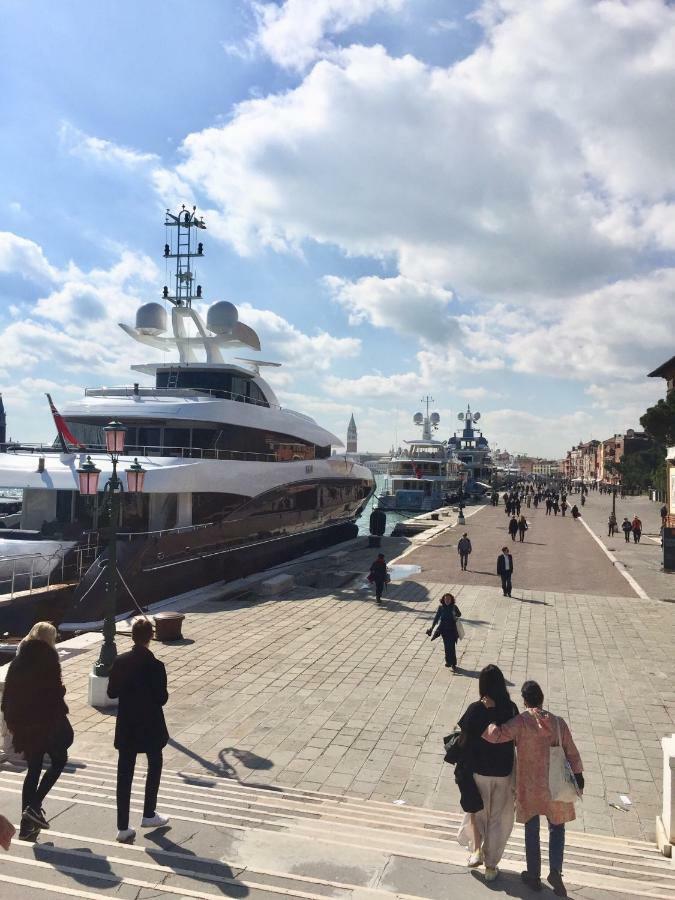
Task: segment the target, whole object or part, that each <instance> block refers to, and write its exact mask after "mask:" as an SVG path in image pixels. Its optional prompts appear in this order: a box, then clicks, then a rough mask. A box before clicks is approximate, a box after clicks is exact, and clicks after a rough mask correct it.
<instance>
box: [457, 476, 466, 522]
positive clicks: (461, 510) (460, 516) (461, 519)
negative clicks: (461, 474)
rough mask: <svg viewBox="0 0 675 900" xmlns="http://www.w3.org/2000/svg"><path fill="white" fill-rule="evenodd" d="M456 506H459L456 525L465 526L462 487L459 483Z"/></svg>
mask: <svg viewBox="0 0 675 900" xmlns="http://www.w3.org/2000/svg"><path fill="white" fill-rule="evenodd" d="M457 505H458V506H459V514H458V516H457V524H458V525H466V519H465V518H464V485H463V484H462V482H461V481H460V483H459V500H458V503H457Z"/></svg>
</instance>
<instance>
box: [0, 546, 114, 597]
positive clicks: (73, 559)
mask: <svg viewBox="0 0 675 900" xmlns="http://www.w3.org/2000/svg"><path fill="white" fill-rule="evenodd" d="M92 536H93V537H95V535H92ZM99 549H100V548H99V545H98V542H97V540H91V541H88V542H87V544H83V545H81V546H77V547H63V548H60V549H58V550H55V551H54V552H53V553H49V554H46V553H26V554H21V555H18V556H2V557H0V599H2V600H11V599H13V597H14V596H15V595H16V594H19V593H20V594H24V595H25V594H26V593H27V594H28V595H29V596H30V595H31V594H32V593H33V592H34V591H37V590H41V589H44V588H48V587H50V585H54V584H67V583H69V582H73V581H80V580H81V578H82V576H83V575H84V573H85V572H86V571H87V569H88V568H89V566H90V565H91V564H92V562H93V561H94V559H96V557H97V556H98V553H99ZM66 558H68V561H67V562H66Z"/></svg>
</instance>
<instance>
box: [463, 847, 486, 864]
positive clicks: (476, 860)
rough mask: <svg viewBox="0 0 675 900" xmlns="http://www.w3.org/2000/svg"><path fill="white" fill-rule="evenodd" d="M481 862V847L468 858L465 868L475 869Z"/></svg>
mask: <svg viewBox="0 0 675 900" xmlns="http://www.w3.org/2000/svg"><path fill="white" fill-rule="evenodd" d="M482 862H483V850H482V848H481V847H479V848H478V850H474V851H473V853H472V854H471V856H470V857H469V861H468V862H467V866H468V867H469V868H470V869H475V868H476V866H479V865H480V864H481V863H482Z"/></svg>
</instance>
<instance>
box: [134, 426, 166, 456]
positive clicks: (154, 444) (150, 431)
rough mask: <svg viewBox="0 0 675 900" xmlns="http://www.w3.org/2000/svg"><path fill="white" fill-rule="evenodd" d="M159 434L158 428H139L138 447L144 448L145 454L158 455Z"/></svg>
mask: <svg viewBox="0 0 675 900" xmlns="http://www.w3.org/2000/svg"><path fill="white" fill-rule="evenodd" d="M160 433H161V432H160V429H159V428H139V429H138V446H139V447H144V448H145V451H144V452H145V453H146V454H151V453H153V452H154V453H159V452H160V450H161V447H160Z"/></svg>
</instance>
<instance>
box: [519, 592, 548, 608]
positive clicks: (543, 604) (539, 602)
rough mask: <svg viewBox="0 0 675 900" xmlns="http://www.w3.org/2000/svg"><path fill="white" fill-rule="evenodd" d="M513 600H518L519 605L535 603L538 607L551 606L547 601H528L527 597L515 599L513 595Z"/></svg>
mask: <svg viewBox="0 0 675 900" xmlns="http://www.w3.org/2000/svg"><path fill="white" fill-rule="evenodd" d="M511 600H517V601H518V602H519V603H534V604H536V605H537V606H550V605H551V604H550V603H549V602H548V601H547V600H528V599H527V597H514V596H513V594H511Z"/></svg>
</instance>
